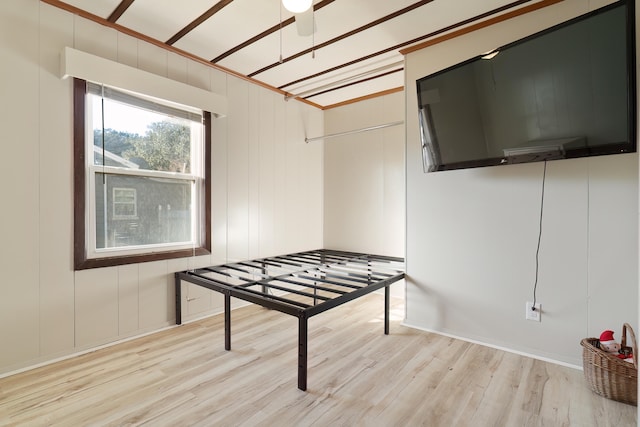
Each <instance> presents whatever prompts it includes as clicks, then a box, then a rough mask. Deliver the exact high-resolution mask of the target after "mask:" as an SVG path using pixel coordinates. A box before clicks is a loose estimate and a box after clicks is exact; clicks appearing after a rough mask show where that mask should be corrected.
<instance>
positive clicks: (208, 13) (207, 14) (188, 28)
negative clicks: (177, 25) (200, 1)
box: [165, 0, 233, 45]
mask: <svg viewBox="0 0 640 427" xmlns="http://www.w3.org/2000/svg"><path fill="white" fill-rule="evenodd" d="M232 1H233V0H220V1H219V2H218V3H217V4H215V5H214V6H213V7H212V8H210V9H209V10H207V11H206V12H205V13H203V14H202V15H200V16H198V17H197V18H196V19H194V20H193V21H191V22H190V23H189V24H187V26H186V27H184V28H183V29H181V30H180V31H178V32H177V33H175V34H174V35H173V37H171V38H170V39H169V40H167V41H166V42H165V43H167V44H168V45H172V44H174V43H175V42H177V41H178V40H180V39H181V38H183V37H184V36H185V35H187V34H188V33H189V32H191V31H193V29H194V28H196V27H197V26H198V25H200V24H202V23H203V22H204V21H206V20H207V19H209V18H211V17H212V16H213V15H215V14H216V13H218V12H220V10H222V9H223V8H224V7H225V6H227V5H229V3H231V2H232Z"/></svg>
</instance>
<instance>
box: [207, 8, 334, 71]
mask: <svg viewBox="0 0 640 427" xmlns="http://www.w3.org/2000/svg"><path fill="white" fill-rule="evenodd" d="M334 1H335V0H323V1H321V2H320V3H318V4H316V5H314V6H313V11H314V12H315V11H317V10H319V9H322V8H323V7H325V6H326V5H328V4H329V3H333V2H334ZM295 21H296V18H295V16H292V17H290V18H288V19H285V20H284V21H282V22H281V23H278V24H276V25H274V26H273V27H271V28H269V29H267V30H264V31H263V32H261V33H260V34H258V35H257V36H254V37H252V38H250V39H249V40H247V41H246V42H243V43H241V44H239V45H238V46H236V47H234V48H232V49H229V50H228V51H226V52H224V53H223V54H221V55H219V56H217V57H215V58H213V59H212V60H211V62H213V63H214V64H215V63H216V62H219V61H221V60H223V59H224V58H226V57H227V56H229V55H232V54H234V53H236V52H237V51H239V50H241V49H244V48H245V47H247V46H249V45H251V44H253V43H255V42H257V41H258V40H260V39H263V38H265V37H266V36H268V35H269V34H273V33H275V32H276V31H278V30H280V29H281V28H284V27H286V26H287V25H291V24H293V23H294V22H295Z"/></svg>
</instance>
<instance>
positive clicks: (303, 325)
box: [298, 313, 309, 391]
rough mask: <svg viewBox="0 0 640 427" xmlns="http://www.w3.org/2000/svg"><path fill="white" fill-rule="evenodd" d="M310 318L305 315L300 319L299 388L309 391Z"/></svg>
mask: <svg viewBox="0 0 640 427" xmlns="http://www.w3.org/2000/svg"><path fill="white" fill-rule="evenodd" d="M308 320H309V319H308V318H307V316H306V314H305V313H301V314H300V316H299V317H298V388H299V389H300V390H302V391H306V390H307V328H308V326H309V322H308Z"/></svg>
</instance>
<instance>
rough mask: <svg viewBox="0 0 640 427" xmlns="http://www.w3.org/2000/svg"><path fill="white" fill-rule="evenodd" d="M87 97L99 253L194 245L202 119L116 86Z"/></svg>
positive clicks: (97, 248) (96, 245)
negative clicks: (196, 175) (127, 249)
mask: <svg viewBox="0 0 640 427" xmlns="http://www.w3.org/2000/svg"><path fill="white" fill-rule="evenodd" d="M90 98H91V105H92V114H91V120H92V125H91V128H92V129H93V141H92V147H91V148H92V150H93V166H92V170H93V173H94V176H95V179H94V182H95V187H94V194H95V198H94V200H95V204H94V206H95V248H96V250H100V249H114V248H122V249H126V248H140V247H149V246H154V245H163V246H166V245H182V246H184V245H191V246H192V245H193V244H194V239H195V235H194V229H193V225H194V221H196V219H195V218H194V213H195V212H198V210H197V207H194V205H193V203H194V199H193V196H194V195H196V194H197V192H196V187H195V186H196V183H197V179H201V178H200V177H198V178H196V177H195V176H194V174H197V173H198V172H199V171H200V169H199V168H197V167H195V168H194V166H195V164H194V161H198V159H200V158H201V157H200V156H199V155H198V154H197V153H198V152H201V151H198V150H201V147H202V123H201V120H202V118H201V116H200V115H197V114H194V113H192V112H185V111H181V110H177V109H176V108H174V107H166V106H163V105H158V104H157V103H156V102H153V101H148V100H145V99H140V98H136V97H133V96H132V95H130V94H124V93H122V92H118V91H113V90H110V91H105V93H104V95H103V94H101V93H91V94H90ZM192 145H193V146H192ZM194 148H195V149H194ZM194 169H195V170H194ZM125 194H126V195H128V197H127V198H126V200H125V198H124V197H123V195H125ZM134 195H135V196H134ZM196 203H197V201H196Z"/></svg>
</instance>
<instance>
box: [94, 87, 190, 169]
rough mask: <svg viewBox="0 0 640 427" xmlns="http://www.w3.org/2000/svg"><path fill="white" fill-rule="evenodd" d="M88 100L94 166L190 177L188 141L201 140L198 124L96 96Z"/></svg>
mask: <svg viewBox="0 0 640 427" xmlns="http://www.w3.org/2000/svg"><path fill="white" fill-rule="evenodd" d="M88 97H89V101H90V102H91V105H92V111H93V114H92V117H91V121H92V129H93V159H94V164H95V165H103V164H104V165H106V166H116V167H122V168H127V169H146V170H155V171H165V172H181V173H191V140H192V138H194V137H197V138H199V137H200V135H199V132H201V127H202V125H201V124H200V123H196V122H193V121H191V120H188V119H185V118H179V117H174V116H169V115H167V114H163V113H160V112H152V111H149V110H146V109H143V108H139V107H137V106H133V105H127V104H123V103H121V102H118V101H114V100H112V99H109V98H102V97H100V96H98V95H88ZM103 119H104V124H103ZM103 128H104V141H103Z"/></svg>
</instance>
